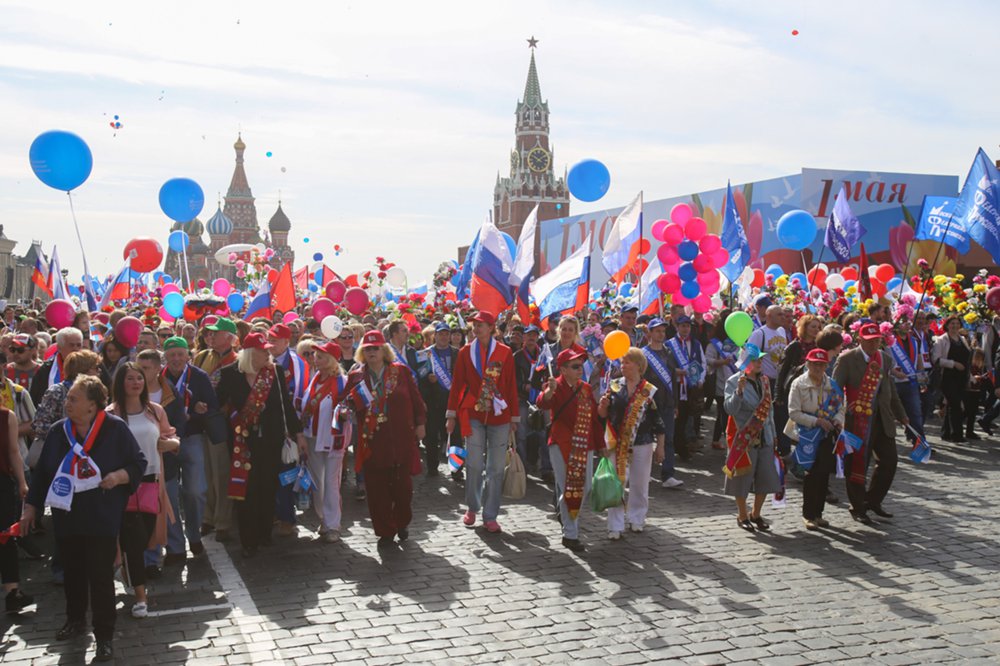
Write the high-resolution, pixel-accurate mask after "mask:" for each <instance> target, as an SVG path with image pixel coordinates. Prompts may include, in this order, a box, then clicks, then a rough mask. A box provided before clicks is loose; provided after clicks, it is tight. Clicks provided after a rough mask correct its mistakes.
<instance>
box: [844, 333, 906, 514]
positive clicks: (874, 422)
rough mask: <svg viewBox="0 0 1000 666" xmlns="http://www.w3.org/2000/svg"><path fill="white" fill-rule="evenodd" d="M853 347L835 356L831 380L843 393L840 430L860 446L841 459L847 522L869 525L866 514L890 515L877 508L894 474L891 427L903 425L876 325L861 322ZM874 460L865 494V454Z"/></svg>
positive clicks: (889, 358)
mask: <svg viewBox="0 0 1000 666" xmlns="http://www.w3.org/2000/svg"><path fill="white" fill-rule="evenodd" d="M858 336H859V338H860V342H859V343H858V346H857V347H855V348H854V349H851V350H849V351H846V352H843V353H842V354H840V356H838V357H837V365H836V366H835V367H834V369H833V378H834V380H836V382H837V383H838V384H839V385H840V386H841V387H842V388H843V389H844V390H845V391H846V393H847V422H846V424H845V429H846V430H847V431H848V432H851V433H853V434H855V435H858V436H859V437H861V439H862V441H863V442H865V447H864V448H863V449H862V450H860V451H858V452H857V453H853V454H851V455H848V456H845V459H844V467H845V473H846V474H847V497H848V499H849V500H850V502H851V517H853V518H854V520H856V521H858V522H859V523H864V524H865V525H870V524H871V522H872V519H871V518H870V517H869V516H868V509H871V510H872V511H873V512H874V513H875V514H876V515H878V516H881V517H883V518H892V514H891V513H889V512H888V511H886V510H885V509H884V508H882V502H883V500H884V499H885V496H886V495H887V494H888V492H889V488H890V486H892V479H893V477H894V476H895V475H896V464H897V454H896V424H895V422H894V420H895V421H899V422H900V423H902V424H903V425H907V424H909V422H910V420H909V419H908V418H907V417H906V411H905V410H904V409H903V403H902V402H901V401H900V399H899V394H897V393H896V382H895V380H894V378H893V376H892V369H893V368H894V367H895V365H896V364H895V362H894V361H893V360H892V356H891V355H889V354H887V353H885V352H883V351H882V350H881V346H882V334H881V333H880V332H879V328H878V324H874V323H867V324H863V325H862V326H861V329H860V330H859V332H858ZM869 450H870V451H871V453H872V455H873V456H874V457H875V470H874V471H873V472H872V479H871V483H870V484H869V486H868V490H867V492H866V490H865V473H866V470H867V466H868V451H869Z"/></svg>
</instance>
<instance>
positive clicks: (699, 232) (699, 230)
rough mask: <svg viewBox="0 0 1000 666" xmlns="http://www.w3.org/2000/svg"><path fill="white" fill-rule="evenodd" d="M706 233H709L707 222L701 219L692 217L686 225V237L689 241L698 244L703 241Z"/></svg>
mask: <svg viewBox="0 0 1000 666" xmlns="http://www.w3.org/2000/svg"><path fill="white" fill-rule="evenodd" d="M705 231H707V227H706V226H705V220H703V219H701V218H700V217H692V218H691V219H690V220H688V221H687V223H686V224H685V225H684V235H686V236H687V237H688V240H693V241H694V242H696V243H697V242H698V241H700V240H701V239H702V236H704V235H705Z"/></svg>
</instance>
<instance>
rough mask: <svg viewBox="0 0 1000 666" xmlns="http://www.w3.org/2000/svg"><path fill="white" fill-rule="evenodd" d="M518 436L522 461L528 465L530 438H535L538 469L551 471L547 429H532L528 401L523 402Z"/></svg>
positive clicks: (518, 453) (518, 452)
mask: <svg viewBox="0 0 1000 666" xmlns="http://www.w3.org/2000/svg"><path fill="white" fill-rule="evenodd" d="M515 436H516V438H517V455H519V456H521V462H523V463H524V466H525V467H527V466H528V462H529V461H528V440H529V439H533V440H534V442H535V446H536V447H537V448H538V471H539V472H543V473H544V472H551V471H552V463H551V462H550V461H549V447H548V446H546V441H545V431H544V430H532V429H531V427H530V426H529V425H528V403H527V402H522V403H521V420H520V421H519V422H518V424H517V430H516V434H515Z"/></svg>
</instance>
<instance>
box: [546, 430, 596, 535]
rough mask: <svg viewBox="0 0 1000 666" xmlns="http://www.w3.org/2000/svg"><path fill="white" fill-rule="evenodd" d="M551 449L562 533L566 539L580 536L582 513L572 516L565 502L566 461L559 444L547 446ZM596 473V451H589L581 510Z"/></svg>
mask: <svg viewBox="0 0 1000 666" xmlns="http://www.w3.org/2000/svg"><path fill="white" fill-rule="evenodd" d="M547 448H548V450H549V460H551V461H552V475H553V476H555V477H556V494H557V496H558V497H559V515H560V516H561V517H562V533H563V538H565V539H579V538H580V514H579V513H578V514H576V518H570V516H569V511H568V510H567V509H566V503H565V502H563V491H564V489H565V488H566V462H565V461H564V460H563V457H562V451H560V450H559V446H558V445H556V444H553V445H552V446H549V447H547ZM593 474H594V452H593V451H588V452H587V471H586V472H585V473H584V477H583V479H584V481H583V500H582V501H581V502H580V510H581V511H583V507H585V506H587V496H588V495H589V494H590V480H591V478H592V477H593Z"/></svg>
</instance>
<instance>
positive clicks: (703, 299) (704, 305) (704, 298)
mask: <svg viewBox="0 0 1000 666" xmlns="http://www.w3.org/2000/svg"><path fill="white" fill-rule="evenodd" d="M691 307H693V308H694V311H695V312H698V313H701V314H705V313H706V312H708V311H709V310H711V309H712V297H711V296H709V295H708V294H698V295H697V296H695V297H694V300H693V301H691Z"/></svg>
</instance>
